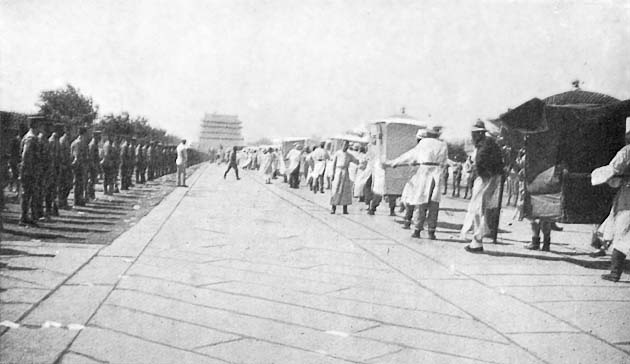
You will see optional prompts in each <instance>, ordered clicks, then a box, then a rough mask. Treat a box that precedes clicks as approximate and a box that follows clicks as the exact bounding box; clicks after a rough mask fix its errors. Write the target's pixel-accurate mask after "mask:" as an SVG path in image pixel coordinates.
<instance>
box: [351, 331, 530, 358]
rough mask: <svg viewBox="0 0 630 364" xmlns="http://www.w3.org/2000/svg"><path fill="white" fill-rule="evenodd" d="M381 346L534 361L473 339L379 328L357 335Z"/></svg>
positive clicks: (501, 346)
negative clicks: (376, 341) (394, 344)
mask: <svg viewBox="0 0 630 364" xmlns="http://www.w3.org/2000/svg"><path fill="white" fill-rule="evenodd" d="M358 335H359V336H360V337H369V338H372V339H374V340H379V341H384V342H396V343H400V344H401V345H403V346H405V347H410V348H414V349H420V350H426V351H432V352H438V353H443V354H449V355H451V356H453V358H454V359H455V358H456V357H462V358H466V359H475V360H483V361H486V362H494V361H495V360H496V359H497V358H500V360H501V361H502V362H506V363H533V362H535V361H536V359H535V357H532V356H531V355H530V354H528V353H527V352H526V351H525V350H523V349H521V348H519V347H517V346H515V345H513V344H510V343H497V342H493V341H487V340H483V339H481V340H480V339H478V338H475V337H474V336H473V333H471V335H470V336H469V337H460V336H453V335H447V334H442V333H435V332H426V331H421V330H413V329H405V328H399V327H392V326H380V327H376V328H374V329H371V330H366V331H364V332H361V333H359V334H358Z"/></svg>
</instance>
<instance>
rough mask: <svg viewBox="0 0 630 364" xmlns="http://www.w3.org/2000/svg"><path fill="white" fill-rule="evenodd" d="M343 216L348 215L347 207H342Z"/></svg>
mask: <svg viewBox="0 0 630 364" xmlns="http://www.w3.org/2000/svg"><path fill="white" fill-rule="evenodd" d="M343 214H344V215H348V206H344V207H343Z"/></svg>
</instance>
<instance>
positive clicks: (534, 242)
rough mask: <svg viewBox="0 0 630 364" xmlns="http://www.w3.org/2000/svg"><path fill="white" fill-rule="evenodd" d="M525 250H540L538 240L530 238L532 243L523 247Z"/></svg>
mask: <svg viewBox="0 0 630 364" xmlns="http://www.w3.org/2000/svg"><path fill="white" fill-rule="evenodd" d="M525 249H527V250H538V249H540V238H539V237H538V238H537V237H532V242H531V243H529V244H527V245H525Z"/></svg>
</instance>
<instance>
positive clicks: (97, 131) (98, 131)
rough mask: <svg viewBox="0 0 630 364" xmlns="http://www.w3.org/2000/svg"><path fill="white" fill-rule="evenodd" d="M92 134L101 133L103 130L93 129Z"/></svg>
mask: <svg viewBox="0 0 630 364" xmlns="http://www.w3.org/2000/svg"><path fill="white" fill-rule="evenodd" d="M92 134H94V135H101V134H103V132H102V131H100V130H94V131H93V132H92Z"/></svg>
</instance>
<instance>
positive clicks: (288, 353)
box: [199, 339, 350, 364]
mask: <svg viewBox="0 0 630 364" xmlns="http://www.w3.org/2000/svg"><path fill="white" fill-rule="evenodd" d="M199 351H201V352H203V353H206V354H209V355H212V356H216V357H219V358H222V359H225V360H226V361H229V362H233V363H247V364H271V363H278V364H279V363H300V364H320V363H321V364H324V363H331V364H333V363H334V364H341V363H350V362H348V361H345V360H341V359H336V358H333V357H330V356H328V355H326V354H324V353H314V352H309V351H304V350H299V349H295V348H292V347H288V346H282V345H278V344H272V343H267V342H263V341H258V340H253V339H246V340H239V341H234V342H229V343H225V344H220V345H214V346H210V347H206V348H203V349H200V350H199Z"/></svg>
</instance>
